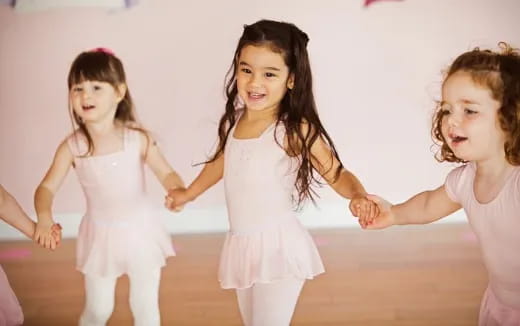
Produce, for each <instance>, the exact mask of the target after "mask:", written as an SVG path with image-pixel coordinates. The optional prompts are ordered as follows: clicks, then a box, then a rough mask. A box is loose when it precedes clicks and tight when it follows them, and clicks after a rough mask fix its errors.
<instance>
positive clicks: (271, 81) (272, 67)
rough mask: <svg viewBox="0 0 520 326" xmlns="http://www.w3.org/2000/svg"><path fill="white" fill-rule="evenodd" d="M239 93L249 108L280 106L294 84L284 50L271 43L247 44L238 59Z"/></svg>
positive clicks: (264, 108) (274, 107)
mask: <svg viewBox="0 0 520 326" xmlns="http://www.w3.org/2000/svg"><path fill="white" fill-rule="evenodd" d="M236 80H237V89H238V95H239V96H240V98H241V99H242V101H243V102H244V104H245V106H246V108H247V109H248V110H257V111H260V110H268V109H277V108H278V106H279V105H280V102H281V101H282V99H283V97H284V96H285V93H286V92H287V90H288V89H291V88H292V87H293V85H294V78H293V76H291V75H290V74H289V68H288V67H287V65H286V64H285V61H284V58H283V56H282V54H281V53H277V52H274V51H273V50H271V49H270V48H269V47H268V46H254V45H247V46H245V47H244V48H243V49H242V50H241V51H240V56H239V57H238V59H237V72H236Z"/></svg>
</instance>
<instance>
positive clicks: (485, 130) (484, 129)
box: [441, 71, 505, 161]
mask: <svg viewBox="0 0 520 326" xmlns="http://www.w3.org/2000/svg"><path fill="white" fill-rule="evenodd" d="M499 108H500V103H499V102H498V101H496V100H495V99H494V98H493V97H492V94H491V92H490V90H489V89H488V88H486V87H484V86H481V85H479V84H477V83H475V81H474V80H473V78H472V77H471V75H470V74H469V73H468V72H465V71H457V72H455V73H453V74H452V75H451V76H450V77H449V78H448V79H447V80H446V81H445V82H444V84H443V87H442V102H441V111H442V135H443V137H444V139H445V140H446V143H447V145H448V146H449V148H450V149H451V150H452V151H453V153H454V154H455V156H456V157H458V158H459V159H462V160H465V161H484V160H487V159H490V158H492V157H495V156H497V155H498V156H502V157H503V156H504V154H505V153H504V143H505V135H504V132H503V131H502V129H501V128H500V124H499V121H498V110H499Z"/></svg>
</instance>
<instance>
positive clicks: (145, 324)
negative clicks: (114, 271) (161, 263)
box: [79, 269, 161, 326]
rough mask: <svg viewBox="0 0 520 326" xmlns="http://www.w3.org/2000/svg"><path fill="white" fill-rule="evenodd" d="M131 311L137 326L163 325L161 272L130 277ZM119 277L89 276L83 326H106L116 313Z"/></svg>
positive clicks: (86, 280) (81, 324)
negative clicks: (160, 309)
mask: <svg viewBox="0 0 520 326" xmlns="http://www.w3.org/2000/svg"><path fill="white" fill-rule="evenodd" d="M128 278H129V280H130V309H131V310H132V314H133V316H134V325H135V326H159V325H160V323H161V318H160V314H159V281H160V278H161V270H160V269H157V270H153V271H146V272H138V273H130V274H128ZM116 281H117V278H116V277H98V276H89V275H85V295H86V302H85V309H84V310H83V313H82V314H81V317H80V320H79V326H104V325H106V323H107V321H108V319H109V318H110V315H112V311H113V310H114V296H115V287H116Z"/></svg>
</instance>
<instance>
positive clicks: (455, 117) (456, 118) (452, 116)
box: [448, 113, 460, 127]
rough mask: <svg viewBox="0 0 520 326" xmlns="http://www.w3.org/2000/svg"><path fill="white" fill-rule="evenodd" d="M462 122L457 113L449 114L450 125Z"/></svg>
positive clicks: (453, 125)
mask: <svg viewBox="0 0 520 326" xmlns="http://www.w3.org/2000/svg"><path fill="white" fill-rule="evenodd" d="M459 124H460V118H459V116H458V115H457V114H454V113H452V114H450V115H449V116H448V126H451V127H456V126H458V125H459Z"/></svg>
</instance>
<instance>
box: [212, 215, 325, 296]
mask: <svg viewBox="0 0 520 326" xmlns="http://www.w3.org/2000/svg"><path fill="white" fill-rule="evenodd" d="M324 271H325V270H324V268H323V264H322V261H321V258H320V255H319V253H318V249H317V248H316V245H315V243H314V241H313V239H312V237H311V236H310V234H309V232H308V231H307V230H306V229H305V228H304V227H303V226H302V225H301V224H300V221H299V220H298V219H297V218H295V217H294V218H290V219H286V220H283V221H282V222H280V223H278V224H276V225H269V226H267V227H263V228H260V229H257V228H255V229H252V230H249V231H230V232H229V233H228V234H227V236H226V239H225V242H224V246H223V249H222V254H221V257H220V267H219V281H220V284H221V287H222V288H224V289H230V288H235V289H243V288H248V287H251V286H252V285H253V284H254V283H270V282H273V281H276V280H281V279H286V278H298V279H312V278H313V277H314V276H316V275H318V274H321V273H323V272H324Z"/></svg>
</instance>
